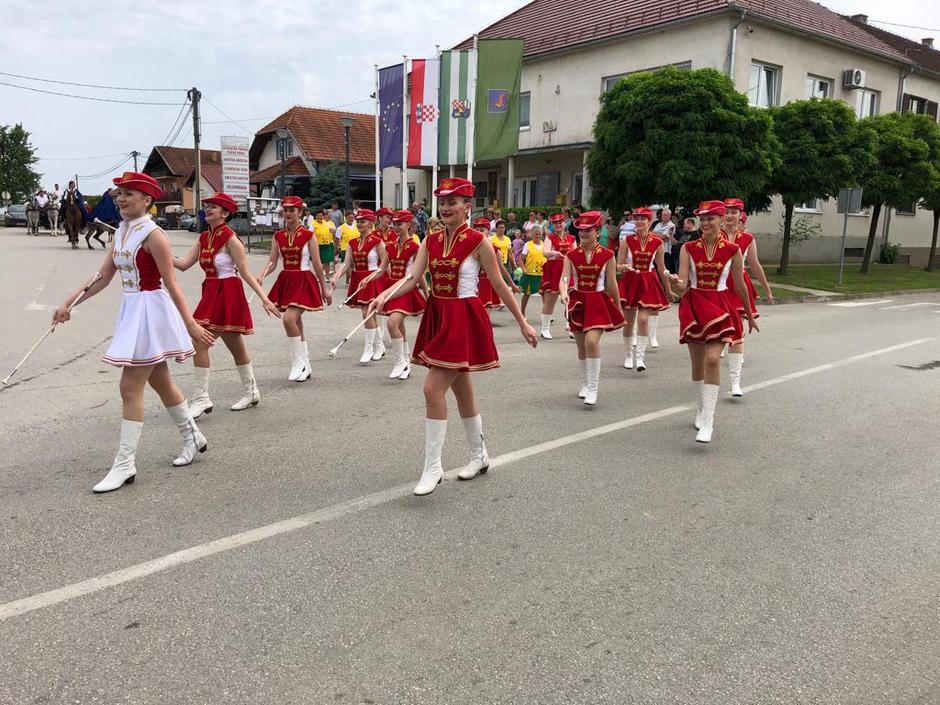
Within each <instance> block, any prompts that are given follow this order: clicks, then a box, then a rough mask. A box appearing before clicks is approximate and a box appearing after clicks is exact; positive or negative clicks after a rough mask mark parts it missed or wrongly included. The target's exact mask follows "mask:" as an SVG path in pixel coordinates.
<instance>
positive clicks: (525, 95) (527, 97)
mask: <svg viewBox="0 0 940 705" xmlns="http://www.w3.org/2000/svg"><path fill="white" fill-rule="evenodd" d="M525 101H527V102H528V106H529V107H528V113H529V117H528V120H529V121H528V122H527V123H525V124H523V122H522V103H523V102H525ZM530 129H532V92H531V91H523V92H522V93H520V94H519V131H520V132H521V131H522V130H530Z"/></svg>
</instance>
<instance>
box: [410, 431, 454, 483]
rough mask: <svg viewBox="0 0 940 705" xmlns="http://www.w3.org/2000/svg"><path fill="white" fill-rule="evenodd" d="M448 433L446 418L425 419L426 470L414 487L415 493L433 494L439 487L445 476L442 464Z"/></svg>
mask: <svg viewBox="0 0 940 705" xmlns="http://www.w3.org/2000/svg"><path fill="white" fill-rule="evenodd" d="M446 433H447V421H446V420H440V419H425V420H424V471H423V472H422V473H421V479H419V480H418V484H417V485H415V488H414V493H415V494H416V495H418V496H419V497H423V496H424V495H429V494H431V493H432V492H433V491H434V490H436V489H437V486H438V485H439V484H440V482H441V480H442V479H443V477H444V468H443V467H442V466H441V451H443V449H444V435H445V434H446Z"/></svg>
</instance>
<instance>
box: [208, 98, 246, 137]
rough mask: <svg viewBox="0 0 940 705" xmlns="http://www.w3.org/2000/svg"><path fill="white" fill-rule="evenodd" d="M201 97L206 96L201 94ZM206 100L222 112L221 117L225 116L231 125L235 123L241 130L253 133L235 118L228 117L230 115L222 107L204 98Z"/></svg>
mask: <svg viewBox="0 0 940 705" xmlns="http://www.w3.org/2000/svg"><path fill="white" fill-rule="evenodd" d="M203 98H206V96H203ZM206 102H207V103H208V104H209V105H211V106H212V107H213V108H215V109H216V110H217V111H219V113H221V114H222V117H227V118H228V120H229V122H230V123H232V124H233V125H237V126H238V127H240V128H241V129H242V130H244V131H245V132H247V133H248V134H249V135H253V134H254V131H252V130H249V129H248V128H247V127H245V126H244V125H242V124H241V123H239V122H238V121H237V120H233V119H232V118H230V117H229V116H228V114H227V113H226V112H225V111H224V110H222V108H220V107H219V106H218V105H216V104H215V103H213V102H212V101H211V100H209V99H208V98H206Z"/></svg>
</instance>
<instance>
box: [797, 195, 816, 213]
mask: <svg viewBox="0 0 940 705" xmlns="http://www.w3.org/2000/svg"><path fill="white" fill-rule="evenodd" d="M821 201H822V199H821V198H817V199H816V202H815V204H813V205H807V204H806V203H797V204H796V205H795V206H793V210H794V211H795V212H796V213H822V204H821Z"/></svg>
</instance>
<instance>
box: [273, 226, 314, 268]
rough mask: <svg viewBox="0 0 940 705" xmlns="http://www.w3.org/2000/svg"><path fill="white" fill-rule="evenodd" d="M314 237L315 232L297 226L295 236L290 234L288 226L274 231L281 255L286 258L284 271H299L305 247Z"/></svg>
mask: <svg viewBox="0 0 940 705" xmlns="http://www.w3.org/2000/svg"><path fill="white" fill-rule="evenodd" d="M312 239H313V232H311V231H310V230H307V229H306V228H297V229H296V230H295V231H294V234H293V236H291V235H290V233H289V232H288V230H287V228H284V229H283V230H278V231H277V232H276V233H274V241H275V242H276V243H277V246H278V248H279V249H280V250H281V257H283V258H284V271H297V270H299V269H300V265H301V262H303V256H302V253H303V249H304V247H306V246H307V243H308V242H310V241H311V240H312Z"/></svg>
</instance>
